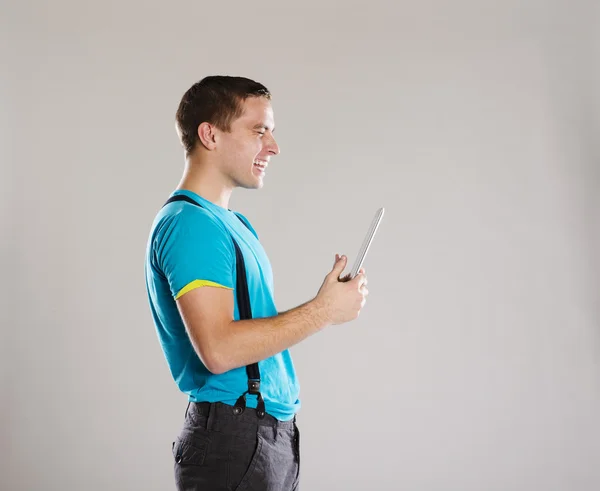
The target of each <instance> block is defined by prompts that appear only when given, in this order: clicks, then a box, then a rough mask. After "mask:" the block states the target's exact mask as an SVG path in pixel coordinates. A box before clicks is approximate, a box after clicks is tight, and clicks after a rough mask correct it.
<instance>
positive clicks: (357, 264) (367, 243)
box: [343, 208, 385, 281]
mask: <svg viewBox="0 0 600 491" xmlns="http://www.w3.org/2000/svg"><path fill="white" fill-rule="evenodd" d="M384 212H385V208H379V210H377V212H376V213H375V218H373V222H372V223H371V226H370V227H369V231H368V232H367V235H366V236H365V240H364V241H363V243H362V245H361V247H360V250H359V251H358V255H357V256H356V260H355V261H354V266H353V267H352V270H351V271H350V274H349V275H347V276H346V277H344V278H343V281H348V280H351V279H353V278H354V277H355V276H356V275H357V274H358V272H359V271H360V268H361V267H362V265H363V262H364V261H365V258H366V257H367V252H369V247H371V243H372V242H373V238H374V237H375V233H376V232H377V229H378V228H379V224H380V223H381V219H382V218H383V213H384Z"/></svg>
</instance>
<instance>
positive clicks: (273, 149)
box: [267, 137, 280, 155]
mask: <svg viewBox="0 0 600 491" xmlns="http://www.w3.org/2000/svg"><path fill="white" fill-rule="evenodd" d="M267 148H268V150H269V153H270V154H272V155H279V153H280V150H279V145H277V142H276V141H275V138H274V137H271V139H270V141H269V144H268V147H267Z"/></svg>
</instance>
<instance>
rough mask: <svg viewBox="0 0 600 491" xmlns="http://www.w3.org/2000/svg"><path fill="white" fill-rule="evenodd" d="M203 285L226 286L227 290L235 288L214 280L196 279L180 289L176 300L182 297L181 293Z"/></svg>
mask: <svg viewBox="0 0 600 491" xmlns="http://www.w3.org/2000/svg"><path fill="white" fill-rule="evenodd" d="M203 286H214V287H215V288H225V289H226V290H233V288H229V287H228V286H223V285H219V284H218V283H215V282H214V281H208V280H194V281H192V282H190V283H188V284H187V285H185V286H184V287H183V288H182V289H181V290H179V293H178V294H177V295H175V300H177V299H178V298H179V297H181V295H183V294H185V293H187V292H190V291H192V290H195V289H196V288H200V287H203Z"/></svg>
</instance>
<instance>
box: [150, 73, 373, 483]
mask: <svg viewBox="0 0 600 491" xmlns="http://www.w3.org/2000/svg"><path fill="white" fill-rule="evenodd" d="M270 100H271V95H270V93H269V91H268V90H267V89H266V88H265V87H264V86H263V85H261V84H259V83H257V82H254V81H252V80H249V79H246V78H242V77H226V76H211V77H206V78H204V79H203V80H201V81H200V82H198V83H196V84H194V85H193V86H192V87H191V88H190V89H189V90H188V91H187V92H186V93H185V94H184V96H183V98H182V100H181V103H180V105H179V108H178V110H177V114H176V123H177V124H176V128H177V133H178V135H179V138H180V140H181V143H182V145H183V147H184V149H185V157H186V162H185V171H184V173H183V177H182V179H181V182H180V183H179V185H178V187H177V189H176V190H175V191H174V192H173V194H172V195H171V197H170V198H169V200H167V204H165V206H163V207H162V208H161V210H160V211H159V213H158V214H157V216H156V218H155V220H154V223H153V226H152V230H151V233H150V238H149V241H148V247H147V255H146V268H145V269H146V285H147V289H148V296H149V301H150V307H151V310H152V315H153V318H154V322H155V325H156V329H157V333H158V337H159V340H160V343H161V346H162V348H163V351H164V354H165V357H166V360H167V362H168V365H169V369H170V370H171V374H172V376H173V378H174V380H175V382H176V383H177V385H178V387H179V389H180V390H181V391H182V392H183V393H185V394H187V395H188V401H189V402H188V407H187V410H186V414H185V421H184V425H183V428H182V430H181V433H180V434H179V436H178V437H177V439H176V441H175V442H173V456H174V459H175V464H174V465H175V477H176V482H177V488H178V489H180V490H184V489H185V490H192V489H194V490H195V489H211V490H221V489H222V490H234V489H237V490H241V489H256V490H259V489H260V490H282V491H283V490H292V489H297V488H298V482H299V473H300V465H299V439H298V437H299V433H298V428H297V425H296V417H295V415H296V412H297V411H298V410H299V408H300V401H299V399H298V394H299V384H298V380H297V378H296V373H295V371H294V365H293V363H292V359H291V357H290V353H289V351H288V348H289V347H291V346H293V345H294V344H296V343H298V342H299V341H302V340H303V339H305V338H306V337H308V336H310V335H312V334H315V333H317V332H319V331H320V330H322V329H324V328H325V327H327V326H329V325H334V324H341V323H344V322H347V321H350V320H352V319H355V318H356V317H358V315H359V312H360V310H361V308H362V307H363V306H364V304H365V301H366V296H367V295H368V291H367V288H366V284H367V279H366V276H365V271H364V270H361V271H360V274H359V275H358V276H357V277H356V278H354V279H352V280H348V278H344V279H342V280H340V274H341V273H342V271H343V270H344V267H345V266H346V257H345V256H342V257H339V256H338V255H337V254H336V258H335V264H334V267H333V270H332V271H331V272H330V273H329V274H328V275H327V276H326V277H325V280H324V282H323V284H322V286H321V288H320V289H319V291H318V293H317V295H316V296H315V298H313V299H312V300H310V301H309V302H307V303H305V304H303V305H301V306H299V307H297V308H295V309H292V310H289V311H287V312H283V313H278V312H277V308H276V307H275V303H274V300H273V275H272V270H271V266H270V263H269V260H268V258H267V255H266V253H265V251H264V249H263V248H262V246H261V244H260V242H259V241H258V235H257V234H256V231H255V230H254V228H253V227H252V225H251V224H250V222H249V221H248V219H247V218H246V217H244V216H243V215H242V214H240V213H236V212H233V211H231V210H230V209H229V199H230V197H231V193H232V191H233V190H234V189H235V188H236V187H243V188H247V189H259V188H261V187H262V186H263V179H264V177H265V173H266V169H267V167H268V166H269V165H270V163H271V162H270V161H271V159H272V157H274V156H276V155H278V154H279V147H278V145H277V142H276V141H275V138H274V131H275V123H274V119H273V109H272V107H271V103H270Z"/></svg>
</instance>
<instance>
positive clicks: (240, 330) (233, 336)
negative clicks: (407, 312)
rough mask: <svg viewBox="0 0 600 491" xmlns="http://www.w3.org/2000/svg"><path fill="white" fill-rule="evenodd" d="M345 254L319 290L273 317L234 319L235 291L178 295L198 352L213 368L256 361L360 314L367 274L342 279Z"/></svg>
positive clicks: (215, 370) (220, 370)
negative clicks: (310, 297)
mask: <svg viewBox="0 0 600 491" xmlns="http://www.w3.org/2000/svg"><path fill="white" fill-rule="evenodd" d="M345 264H346V259H343V260H342V259H340V260H337V259H336V264H335V266H334V269H333V270H332V271H331V273H329V275H327V277H326V278H325V281H324V282H323V285H322V286H321V289H320V290H319V293H318V295H317V296H316V297H315V298H314V299H313V300H311V301H309V302H307V303H305V304H303V305H300V306H299V307H296V308H295V309H292V310H289V311H287V312H284V313H282V314H279V315H277V316H274V317H267V318H262V319H250V320H242V321H235V322H234V321H233V307H234V292H233V291H232V290H226V289H223V288H214V287H206V286H205V287H201V288H197V289H195V290H192V291H189V292H187V293H186V294H184V295H182V296H181V297H179V298H178V299H177V307H178V309H179V312H180V314H181V318H182V319H183V322H184V324H185V326H186V329H187V332H188V335H189V337H190V340H191V341H192V345H193V346H194V349H195V350H196V353H197V354H198V356H199V357H200V359H201V360H202V362H203V363H204V365H205V366H206V368H207V369H208V370H209V371H211V372H213V373H224V372H226V371H228V370H232V369H234V368H238V367H242V366H245V365H249V364H251V363H256V362H258V361H260V360H264V359H266V358H268V357H270V356H273V355H275V354H277V353H280V352H282V351H283V350H285V349H287V348H289V347H291V346H293V345H295V344H297V343H298V342H300V341H302V340H303V339H305V338H307V337H308V336H310V335H312V334H315V333H316V332H318V331H320V330H321V329H323V328H325V327H326V326H328V325H331V324H341V323H342V322H347V321H349V320H352V319H355V318H356V317H358V315H359V312H360V309H361V308H362V307H363V306H364V303H365V297H366V296H367V295H368V291H367V289H366V277H365V275H364V273H361V274H359V275H358V276H357V277H356V278H354V279H353V280H352V281H349V282H340V281H339V280H338V278H339V275H340V274H341V272H342V271H343V270H344V266H345Z"/></svg>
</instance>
